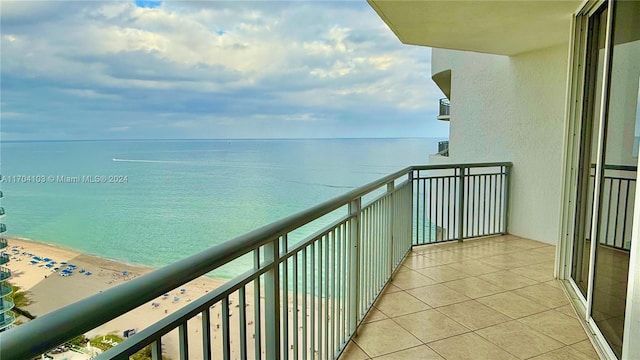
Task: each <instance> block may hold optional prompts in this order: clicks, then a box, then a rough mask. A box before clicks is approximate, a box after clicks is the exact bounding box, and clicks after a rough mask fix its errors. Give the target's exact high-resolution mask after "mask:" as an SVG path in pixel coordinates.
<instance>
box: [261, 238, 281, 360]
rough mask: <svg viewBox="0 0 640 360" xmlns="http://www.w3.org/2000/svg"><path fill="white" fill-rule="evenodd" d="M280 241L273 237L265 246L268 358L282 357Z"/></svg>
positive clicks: (266, 345) (266, 346)
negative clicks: (267, 268)
mask: <svg viewBox="0 0 640 360" xmlns="http://www.w3.org/2000/svg"><path fill="white" fill-rule="evenodd" d="M279 245H280V241H279V237H276V238H275V239H272V240H271V241H270V242H268V243H267V244H266V245H265V246H264V257H265V259H264V260H265V263H266V266H267V267H269V270H268V271H267V272H265V275H264V280H265V285H264V288H265V289H264V304H265V305H264V307H265V337H266V338H265V340H266V341H265V343H266V344H265V350H266V358H267V359H269V360H271V359H279V358H280V345H281V344H280V306H279V304H280V249H279Z"/></svg>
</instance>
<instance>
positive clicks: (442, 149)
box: [436, 140, 449, 156]
mask: <svg viewBox="0 0 640 360" xmlns="http://www.w3.org/2000/svg"><path fill="white" fill-rule="evenodd" d="M436 155H440V156H449V140H446V141H438V153H437V154H436Z"/></svg>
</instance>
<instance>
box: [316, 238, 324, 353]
mask: <svg viewBox="0 0 640 360" xmlns="http://www.w3.org/2000/svg"><path fill="white" fill-rule="evenodd" d="M325 238H326V235H323V236H322V237H321V238H320V242H319V244H318V245H320V249H318V350H317V351H318V354H319V356H320V357H319V358H320V359H322V349H323V345H324V343H323V338H322V335H323V332H322V330H323V328H322V325H324V317H323V316H322V310H323V306H324V301H325V296H326V294H325V292H324V281H325V278H326V273H325V270H324V262H323V261H322V260H323V258H324V245H325Z"/></svg>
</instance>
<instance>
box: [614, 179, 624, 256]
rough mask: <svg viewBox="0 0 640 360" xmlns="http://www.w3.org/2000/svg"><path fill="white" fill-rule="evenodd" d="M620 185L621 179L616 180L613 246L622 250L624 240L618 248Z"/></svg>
mask: <svg viewBox="0 0 640 360" xmlns="http://www.w3.org/2000/svg"><path fill="white" fill-rule="evenodd" d="M621 184H622V179H618V190H617V200H616V210H615V211H616V220H615V222H614V227H613V246H614V247H617V248H620V249H622V247H623V245H624V240H623V241H622V243H621V245H620V246H618V240H617V239H618V214H619V213H620V188H621Z"/></svg>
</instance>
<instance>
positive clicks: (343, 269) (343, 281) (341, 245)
mask: <svg viewBox="0 0 640 360" xmlns="http://www.w3.org/2000/svg"><path fill="white" fill-rule="evenodd" d="M338 233H339V239H340V242H339V243H338V247H339V252H340V255H339V258H340V267H339V269H338V274H340V329H341V330H342V331H341V332H340V345H342V342H343V340H344V338H345V337H346V336H347V332H346V326H345V321H344V320H345V316H346V312H347V307H346V306H345V305H346V298H347V297H346V290H347V284H346V279H347V276H346V273H347V267H346V256H347V252H346V251H345V249H346V248H345V246H346V241H345V232H344V224H343V225H340V227H339V228H338Z"/></svg>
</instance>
